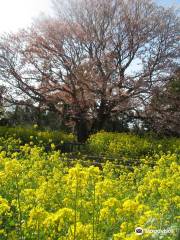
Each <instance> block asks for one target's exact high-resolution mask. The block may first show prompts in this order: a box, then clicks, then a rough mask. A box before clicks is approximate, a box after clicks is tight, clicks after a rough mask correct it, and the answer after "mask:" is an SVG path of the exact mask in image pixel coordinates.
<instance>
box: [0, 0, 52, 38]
mask: <svg viewBox="0 0 180 240" xmlns="http://www.w3.org/2000/svg"><path fill="white" fill-rule="evenodd" d="M50 10H51V1H50V0H0V33H2V32H6V31H7V32H9V31H16V30H18V29H19V28H23V27H26V26H28V25H30V24H31V22H32V19H33V18H36V17H37V16H38V15H39V14H41V13H43V12H45V13H48V12H50Z"/></svg>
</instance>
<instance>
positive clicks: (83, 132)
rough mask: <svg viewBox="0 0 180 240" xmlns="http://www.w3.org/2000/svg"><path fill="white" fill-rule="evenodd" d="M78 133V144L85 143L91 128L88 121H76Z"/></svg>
mask: <svg viewBox="0 0 180 240" xmlns="http://www.w3.org/2000/svg"><path fill="white" fill-rule="evenodd" d="M75 127H76V133H77V140H78V142H82V143H83V142H85V141H86V140H87V138H88V136H89V130H88V129H89V127H88V122H87V120H86V119H83V118H81V119H78V120H77V121H76V126H75Z"/></svg>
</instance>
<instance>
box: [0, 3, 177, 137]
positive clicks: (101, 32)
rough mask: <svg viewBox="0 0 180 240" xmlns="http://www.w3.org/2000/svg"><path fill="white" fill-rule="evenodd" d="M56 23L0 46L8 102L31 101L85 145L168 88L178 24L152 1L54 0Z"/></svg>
mask: <svg viewBox="0 0 180 240" xmlns="http://www.w3.org/2000/svg"><path fill="white" fill-rule="evenodd" d="M54 4H55V10H56V13H57V15H56V17H54V18H47V19H43V20H41V21H38V22H37V23H36V24H35V25H34V26H33V27H32V28H31V29H29V30H24V31H21V32H20V33H18V34H16V35H5V36H3V37H2V38H1V40H0V74H1V78H2V79H3V80H4V81H5V82H6V84H8V85H9V96H8V99H9V101H11V102H14V103H17V102H19V101H20V102H21V104H24V103H25V100H27V99H29V98H31V99H33V104H37V103H40V104H41V106H44V107H45V108H47V109H50V110H51V111H54V112H57V113H59V114H61V116H62V117H63V118H65V119H66V121H67V122H71V123H74V124H75V129H76V132H77V136H78V140H79V141H85V140H86V138H87V137H88V135H89V134H90V133H91V132H94V131H98V130H100V129H102V128H103V125H104V124H105V122H106V121H107V120H108V119H111V118H113V117H114V116H116V115H117V114H123V113H127V112H128V113H132V114H133V115H135V113H136V112H137V111H138V110H141V109H142V108H143V105H146V104H148V103H149V101H150V98H151V96H152V95H153V91H154V89H155V88H156V87H157V86H159V87H160V86H164V84H165V81H164V80H165V76H166V77H167V76H168V75H169V74H170V73H171V72H172V70H173V69H174V68H175V66H176V63H177V62H176V59H177V57H178V54H179V51H178V36H179V18H178V16H177V14H176V12H175V11H174V10H173V9H164V8H162V7H158V6H157V5H156V4H154V3H153V2H152V1H147V0H99V1H96V0H91V1H87V0H76V1H75V0H69V1H66V6H62V3H61V1H54Z"/></svg>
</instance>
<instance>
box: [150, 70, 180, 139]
mask: <svg viewBox="0 0 180 240" xmlns="http://www.w3.org/2000/svg"><path fill="white" fill-rule="evenodd" d="M146 113H147V119H149V127H150V128H151V129H154V130H155V131H156V132H158V133H160V134H165V135H175V136H180V121H179V120H180V69H179V68H178V69H177V70H176V71H175V73H174V74H173V75H172V76H171V77H170V78H168V79H167V84H166V85H165V86H164V87H163V88H160V87H158V88H156V89H155V91H154V95H153V97H152V100H151V103H150V104H149V106H148V107H147V109H146Z"/></svg>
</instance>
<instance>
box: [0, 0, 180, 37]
mask: <svg viewBox="0 0 180 240" xmlns="http://www.w3.org/2000/svg"><path fill="white" fill-rule="evenodd" d="M155 1H156V2H157V3H160V4H163V5H164V6H168V5H172V4H176V5H178V4H179V3H180V0H155ZM50 11H51V0H0V33H2V32H9V31H17V30H18V29H19V28H23V27H26V26H28V25H30V24H31V22H32V19H33V18H36V17H37V16H38V15H39V14H40V13H43V12H45V13H46V14H48V13H50Z"/></svg>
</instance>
